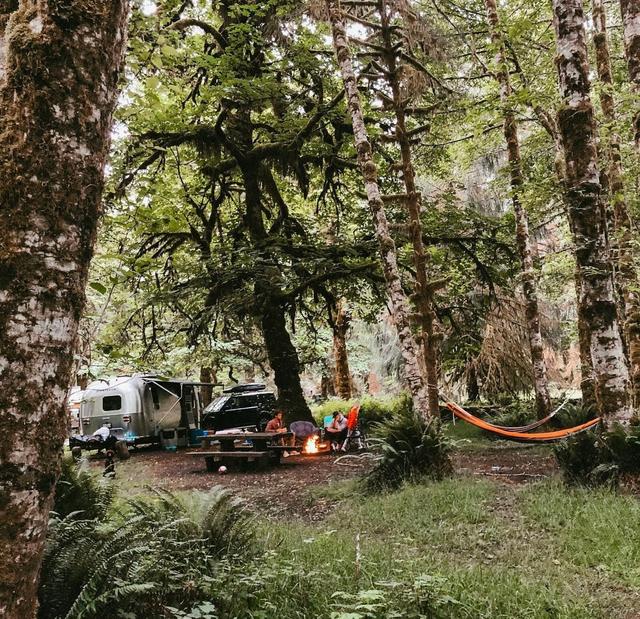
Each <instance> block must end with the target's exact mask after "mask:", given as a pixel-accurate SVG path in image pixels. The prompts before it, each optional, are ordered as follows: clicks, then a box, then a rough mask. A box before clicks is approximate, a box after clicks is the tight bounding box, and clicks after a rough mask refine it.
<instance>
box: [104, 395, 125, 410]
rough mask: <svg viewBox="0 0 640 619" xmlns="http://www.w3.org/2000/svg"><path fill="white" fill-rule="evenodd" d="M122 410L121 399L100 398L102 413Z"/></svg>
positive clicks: (115, 397) (116, 397)
mask: <svg viewBox="0 0 640 619" xmlns="http://www.w3.org/2000/svg"><path fill="white" fill-rule="evenodd" d="M121 408H122V398H121V397H120V396H119V395H107V396H105V397H104V398H102V410H103V411H119V410H120V409H121Z"/></svg>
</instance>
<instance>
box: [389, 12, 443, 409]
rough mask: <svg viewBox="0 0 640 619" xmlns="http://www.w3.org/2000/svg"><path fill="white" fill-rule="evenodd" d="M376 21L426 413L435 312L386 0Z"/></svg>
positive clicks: (434, 378)
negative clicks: (396, 154)
mask: <svg viewBox="0 0 640 619" xmlns="http://www.w3.org/2000/svg"><path fill="white" fill-rule="evenodd" d="M380 23H381V26H382V38H383V42H384V48H385V51H384V53H383V58H384V60H385V62H386V65H387V68H388V71H387V72H386V73H385V76H386V78H387V81H388V83H389V86H390V87H391V93H392V100H393V110H394V113H395V117H396V140H397V141H398V144H399V146H400V155H401V158H402V179H403V181H404V186H405V191H406V206H407V210H408V212H409V235H410V237H411V245H412V248H413V254H412V257H413V265H414V268H415V272H416V278H415V291H414V299H415V305H416V309H417V310H418V321H419V324H420V331H421V339H422V351H423V355H424V368H425V378H426V381H427V392H428V394H429V415H431V416H433V417H435V416H437V415H438V414H439V413H440V405H439V398H438V341H437V338H436V336H435V333H434V327H435V321H436V315H435V312H434V310H433V289H432V287H431V286H429V277H428V266H427V255H426V253H425V251H424V244H423V241H422V221H421V219H420V211H421V206H422V197H421V194H420V192H419V191H418V188H417V187H416V181H415V176H416V174H415V169H414V167H413V161H412V157H411V142H410V139H409V135H408V132H407V125H406V122H407V118H406V105H407V102H406V100H405V98H404V97H403V96H402V93H401V90H400V71H401V67H398V65H397V60H396V58H397V56H396V55H397V53H398V50H397V47H396V46H394V41H393V37H392V26H391V23H390V15H389V9H388V6H387V2H386V0H380Z"/></svg>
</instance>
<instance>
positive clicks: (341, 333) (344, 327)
mask: <svg viewBox="0 0 640 619" xmlns="http://www.w3.org/2000/svg"><path fill="white" fill-rule="evenodd" d="M332 322H333V325H332V328H333V358H334V363H335V366H336V372H335V386H336V391H337V393H338V395H339V396H340V398H342V399H343V400H349V399H351V394H352V392H353V380H352V379H351V370H350V369H349V355H348V352H347V332H348V331H349V325H350V322H351V320H350V318H349V314H348V312H347V310H346V309H345V307H344V303H343V302H342V301H338V303H337V304H336V310H335V315H334V317H333V321H332Z"/></svg>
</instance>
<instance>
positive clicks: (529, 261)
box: [485, 0, 551, 419]
mask: <svg viewBox="0 0 640 619" xmlns="http://www.w3.org/2000/svg"><path fill="white" fill-rule="evenodd" d="M485 9H486V11H487V20H488V22H489V29H490V33H491V43H492V45H493V47H494V49H495V53H496V58H495V77H496V80H497V82H498V84H499V86H500V103H501V105H502V109H503V115H504V138H505V142H506V144H507V158H508V162H509V175H510V182H511V201H512V203H513V212H514V215H515V220H516V245H517V247H518V254H519V256H520V263H521V265H522V293H523V296H524V305H525V315H526V319H527V335H528V337H529V346H530V349H531V365H532V368H533V386H534V391H535V396H536V409H537V414H538V417H539V418H540V419H542V418H543V417H546V415H547V414H548V413H549V411H550V410H551V397H550V396H549V384H548V380H547V365H546V363H545V360H544V350H543V347H542V335H541V333H540V310H539V307H538V291H537V289H536V273H535V269H534V266H533V251H532V248H531V236H530V235H529V218H528V217H527V213H526V211H525V209H524V206H523V205H522V202H521V194H522V186H523V183H524V177H523V174H522V161H521V159H520V140H519V138H518V125H517V122H516V117H515V113H514V111H513V109H512V102H511V96H512V90H511V82H510V80H509V69H508V66H507V63H506V61H505V55H504V41H503V39H502V34H501V31H500V19H499V17H498V7H497V4H496V0H485Z"/></svg>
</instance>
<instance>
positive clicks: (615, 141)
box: [592, 0, 640, 406]
mask: <svg viewBox="0 0 640 619" xmlns="http://www.w3.org/2000/svg"><path fill="white" fill-rule="evenodd" d="M639 4H640V3H639ZM592 8H593V25H594V30H595V35H594V37H593V44H594V48H595V51H596V63H597V69H598V78H599V80H600V82H601V84H602V86H603V87H602V88H600V105H601V107H602V114H603V116H604V119H605V122H606V123H607V124H608V125H609V127H608V129H609V130H608V132H607V135H608V138H609V139H608V144H607V145H606V147H607V156H608V166H607V176H608V181H609V183H608V184H609V192H610V196H611V198H610V206H611V208H610V211H611V214H610V216H609V218H608V219H609V220H610V221H611V222H612V224H613V230H612V234H610V235H609V239H610V242H611V245H612V249H613V250H614V252H615V255H614V265H615V281H616V285H617V288H618V292H619V295H618V296H619V298H620V299H621V300H622V307H621V308H620V310H621V311H620V312H619V314H620V316H621V318H622V319H623V321H624V323H623V324H624V336H625V338H626V342H627V352H628V356H629V366H630V370H631V394H632V396H633V402H634V404H635V405H636V406H637V405H638V404H640V295H639V294H638V293H639V290H640V287H639V284H640V282H639V281H638V276H637V273H636V270H635V267H634V260H633V244H632V243H633V239H632V233H631V230H632V224H631V217H630V215H629V209H628V207H627V201H626V199H625V187H624V180H623V172H622V155H621V152H620V136H619V135H618V132H617V131H616V128H615V123H616V111H615V101H614V99H613V76H612V73H611V59H610V54H609V41H608V35H607V14H606V10H605V6H604V2H603V0H592Z"/></svg>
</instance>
